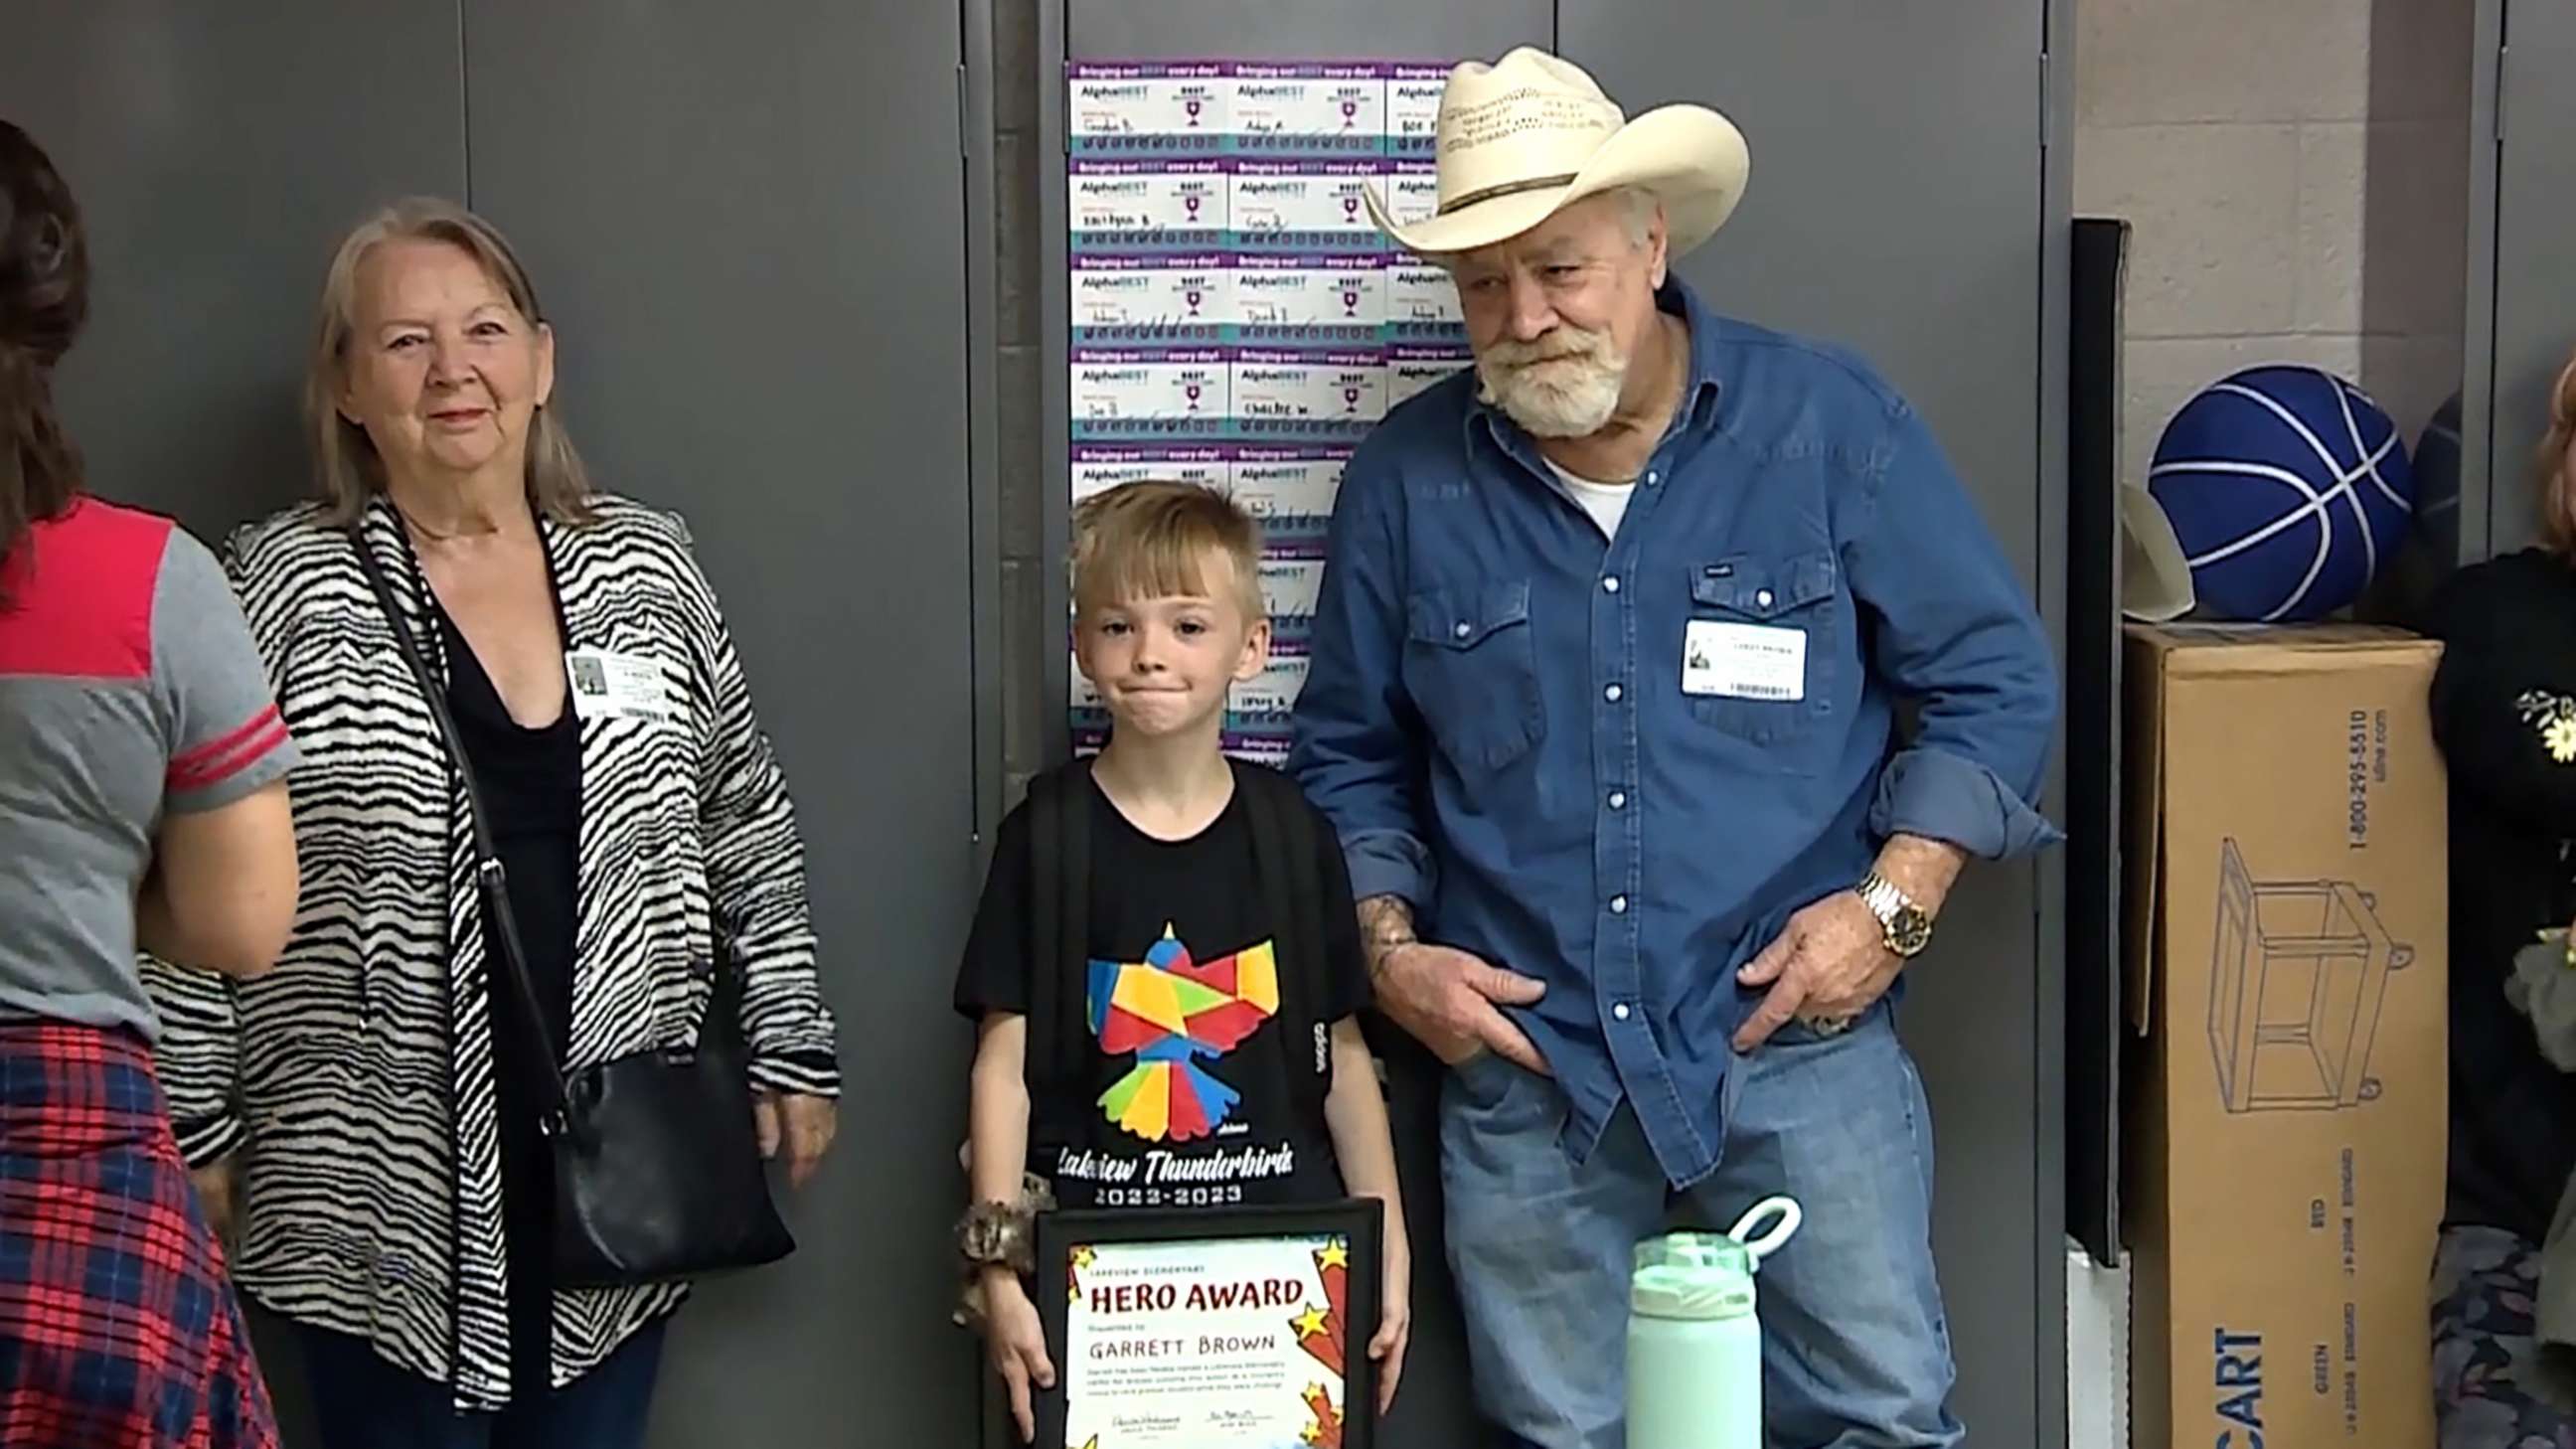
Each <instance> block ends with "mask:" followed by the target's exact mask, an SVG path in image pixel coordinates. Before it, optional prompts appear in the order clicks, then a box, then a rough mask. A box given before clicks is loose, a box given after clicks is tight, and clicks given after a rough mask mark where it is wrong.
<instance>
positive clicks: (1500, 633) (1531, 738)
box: [1404, 579, 1546, 775]
mask: <svg viewBox="0 0 2576 1449" xmlns="http://www.w3.org/2000/svg"><path fill="white" fill-rule="evenodd" d="M1529 604H1530V589H1529V581H1528V580H1526V579H1511V580H1501V581H1488V582H1485V583H1481V584H1475V585H1471V586H1468V587H1465V588H1459V589H1432V590H1428V591H1425V592H1422V593H1417V594H1415V595H1413V596H1412V597H1411V598H1410V599H1408V600H1407V601H1406V607H1405V649H1404V681H1405V687H1406V689H1407V690H1408V692H1410V693H1411V694H1412V696H1413V703H1414V707H1415V708H1416V709H1419V710H1420V711H1421V712H1422V718H1423V721H1424V723H1426V724H1427V725H1429V726H1430V729H1431V734H1432V737H1433V738H1434V739H1436V740H1437V741H1438V742H1439V744H1440V750H1441V752H1442V753H1443V754H1445V755H1447V756H1448V757H1449V760H1450V763H1451V764H1453V765H1455V766H1456V767H1457V768H1458V770H1459V772H1460V773H1462V774H1466V775H1480V774H1484V773H1488V772H1490V771H1495V770H1500V769H1502V768H1504V767H1505V766H1507V765H1510V764H1511V763H1513V762H1514V761H1516V760H1519V759H1520V758H1521V757H1523V756H1525V755H1527V754H1528V753H1529V752H1530V751H1531V749H1533V748H1534V747H1536V746H1537V744H1538V742H1539V741H1540V740H1541V739H1543V738H1544V737H1545V736H1546V718H1545V713H1544V711H1543V710H1542V709H1541V708H1540V703H1539V687H1538V645H1537V642H1536V640H1535V639H1534V637H1533V635H1532V632H1531V628H1530V611H1529Z"/></svg>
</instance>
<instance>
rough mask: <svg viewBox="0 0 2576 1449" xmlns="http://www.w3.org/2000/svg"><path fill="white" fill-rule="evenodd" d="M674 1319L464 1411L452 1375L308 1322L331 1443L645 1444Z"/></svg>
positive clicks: (408, 1448)
mask: <svg viewBox="0 0 2576 1449" xmlns="http://www.w3.org/2000/svg"><path fill="white" fill-rule="evenodd" d="M669 1321H670V1320H669V1319H667V1318H665V1319H662V1320H659V1321H657V1322H654V1323H652V1324H650V1325H647V1326H646V1327H644V1328H643V1329H641V1330H639V1331H637V1333H636V1334H635V1336H634V1337H632V1338H629V1339H628V1340H626V1342H625V1343H623V1344H621V1345H619V1346H618V1348H617V1351H616V1352H614V1353H612V1354H610V1355H609V1356H608V1358H607V1359H606V1361H604V1362H602V1363H601V1364H600V1365H599V1367H597V1368H595V1369H592V1370H591V1371H590V1372H589V1373H586V1374H583V1375H582V1376H581V1377H580V1378H578V1379H575V1380H573V1381H572V1382H571V1383H569V1384H566V1385H565V1386H563V1387H562V1388H560V1389H556V1390H553V1391H552V1392H550V1393H546V1394H543V1395H540V1396H537V1397H535V1398H534V1399H521V1400H519V1401H518V1402H515V1403H513V1404H511V1405H510V1407H508V1408H507V1409H504V1410H502V1411H501V1412H499V1413H497V1414H460V1413H458V1412H456V1410H455V1409H454V1407H453V1406H452V1404H451V1402H450V1400H449V1398H448V1393H447V1388H446V1386H445V1385H443V1384H436V1383H432V1382H430V1381H429V1380H428V1379H425V1378H422V1377H421V1376H419V1375H418V1374H415V1373H411V1372H409V1371H408V1370H405V1369H400V1368H396V1367H395V1366H394V1365H392V1364H391V1363H388V1362H386V1361H385V1359H384V1357H383V1356H382V1355H380V1354H378V1353H377V1352H376V1351H375V1349H374V1348H373V1347H371V1346H370V1345H369V1344H368V1343H367V1341H366V1340H364V1339H361V1338H353V1337H351V1336H349V1335H348V1334H344V1333H334V1332H332V1331H330V1330H329V1329H323V1328H314V1327H311V1326H300V1327H299V1329H298V1332H297V1334H296V1341H297V1345H298V1347H300V1348H302V1349H303V1351H304V1379H305V1383H306V1385H307V1387H308V1390H309V1391H310V1393H311V1395H312V1400H313V1422H314V1426H315V1428H316V1429H317V1430H318V1431H319V1433H320V1435H321V1438H322V1442H323V1444H324V1445H325V1446H327V1449H643V1444H644V1426H645V1422H646V1419H647V1417H648V1415H649V1414H650V1412H651V1409H652V1404H653V1381H654V1379H655V1378H657V1377H658V1376H659V1375H660V1373H661V1367H662V1331H663V1328H664V1325H666V1324H667V1323H669Z"/></svg>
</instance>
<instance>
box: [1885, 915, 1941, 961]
mask: <svg viewBox="0 0 2576 1449" xmlns="http://www.w3.org/2000/svg"><path fill="white" fill-rule="evenodd" d="M1887 937H1888V944H1889V945H1890V946H1891V947H1893V948H1894V949H1895V951H1896V954H1898V955H1899V956H1911V955H1913V954H1915V953H1916V952H1918V951H1920V950H1922V949H1923V948H1924V947H1926V946H1929V945H1931V944H1932V918H1931V917H1929V916H1927V915H1925V914H1923V912H1921V911H1920V910H1917V909H1915V908H1914V907H1912V906H1900V907H1898V908H1897V912H1896V917H1895V919H1893V920H1891V921H1889V922H1888V923H1887Z"/></svg>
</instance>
